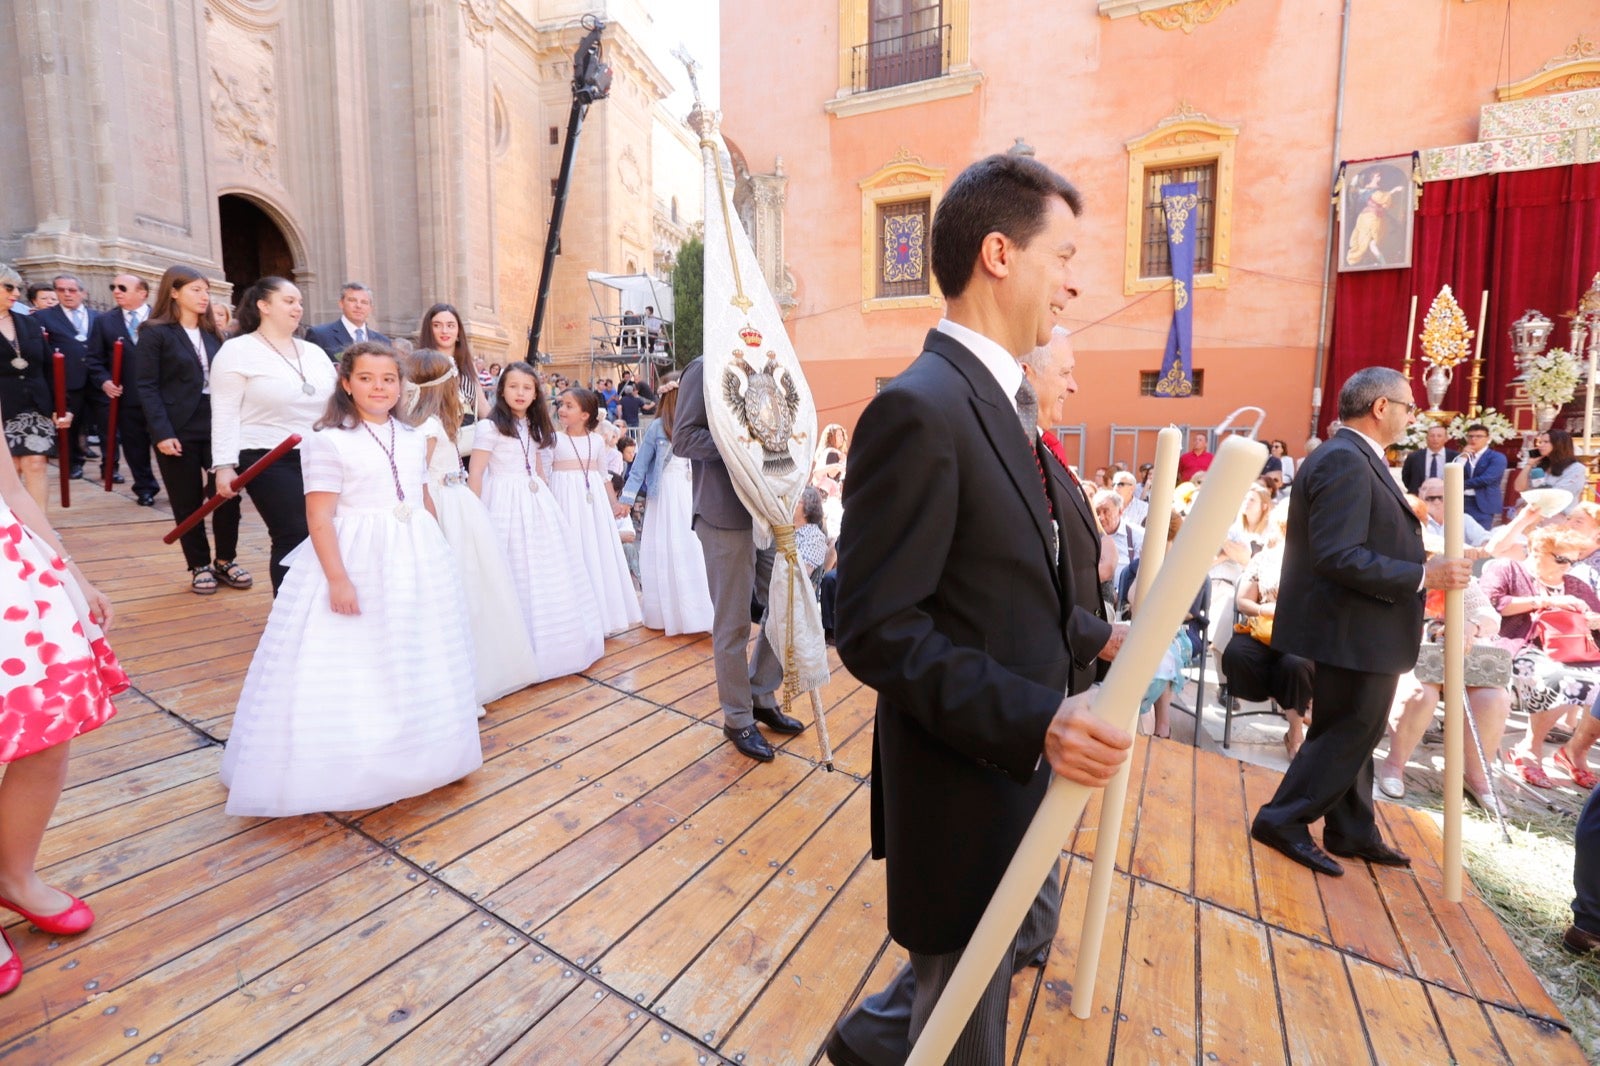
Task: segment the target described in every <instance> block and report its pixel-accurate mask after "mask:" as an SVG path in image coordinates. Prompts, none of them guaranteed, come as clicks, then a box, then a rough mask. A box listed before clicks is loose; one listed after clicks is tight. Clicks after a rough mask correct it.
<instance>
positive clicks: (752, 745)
mask: <svg viewBox="0 0 1600 1066" xmlns="http://www.w3.org/2000/svg"><path fill="white" fill-rule="evenodd" d="M722 735H723V736H725V737H727V738H728V739H729V740H731V741H733V746H734V747H736V748H738V749H739V754H741V755H748V756H750V758H752V759H755V760H756V761H757V762H771V761H772V760H773V757H774V753H773V751H772V745H771V744H768V743H767V738H766V737H764V736H762V735H761V730H759V729H757V728H756V727H755V726H753V725H747V726H745V727H744V728H743V729H733V728H731V727H729V726H723V727H722Z"/></svg>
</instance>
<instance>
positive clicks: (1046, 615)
mask: <svg viewBox="0 0 1600 1066" xmlns="http://www.w3.org/2000/svg"><path fill="white" fill-rule="evenodd" d="M1078 206H1079V197H1078V193H1077V190H1076V189H1074V188H1073V187H1072V186H1071V185H1070V184H1068V183H1067V182H1066V181H1065V180H1064V179H1063V178H1061V177H1060V176H1059V175H1058V174H1056V173H1055V172H1053V171H1051V170H1050V168H1048V167H1046V166H1045V165H1044V164H1042V163H1039V162H1037V161H1036V160H1033V159H1030V158H1027V157H1025V156H1014V155H996V156H991V157H989V158H987V159H984V160H981V161H979V162H978V163H975V164H973V165H972V166H971V167H968V168H967V170H965V171H964V172H962V174H961V175H960V176H959V177H957V178H956V179H955V181H954V182H952V183H951V185H950V187H949V188H948V189H947V190H946V193H945V196H944V199H943V200H942V201H941V203H940V205H939V210H938V213H937V215H936V217H935V219H934V223H933V234H932V264H933V270H934V274H935V276H936V277H937V278H938V280H939V284H940V286H941V288H942V289H943V292H944V296H945V299H946V302H947V307H948V311H947V318H946V319H945V320H943V321H941V322H940V323H939V325H938V327H937V328H936V329H934V330H933V331H931V332H930V333H929V334H928V335H927V339H926V340H925V342H924V345H923V348H924V350H923V352H922V355H921V356H919V357H918V358H917V360H916V361H915V362H914V363H912V365H911V366H910V368H908V369H907V370H906V371H905V372H904V373H903V374H901V375H900V376H899V377H898V378H896V379H895V380H894V381H893V382H891V383H890V384H889V385H888V386H886V387H885V388H884V390H883V391H882V392H881V393H880V394H879V395H878V396H877V397H876V398H875V399H874V400H873V401H872V403H871V404H869V405H868V406H867V409H866V410H865V411H864V412H863V413H862V415H861V418H860V420H859V422H858V423H857V427H856V437H855V440H854V442H853V446H852V448H851V452H850V477H849V479H848V480H847V481H846V482H845V511H844V514H845V517H844V530H843V532H842V533H841V535H840V538H839V543H840V546H841V553H840V560H839V601H838V629H837V635H838V647H839V653H840V656H841V658H842V659H843V660H844V663H845V666H846V667H847V668H848V669H849V670H850V672H851V673H852V674H854V675H855V676H856V677H857V678H858V679H860V680H861V681H862V682H863V683H864V684H866V685H869V686H871V687H872V688H874V689H876V690H877V692H878V707H877V719H876V725H875V729H874V734H873V750H872V853H873V855H874V856H875V857H878V858H883V859H886V860H887V864H888V871H887V872H888V889H889V915H888V917H889V932H890V935H891V936H893V937H894V939H895V940H896V941H897V942H899V943H900V944H902V945H903V946H905V948H906V949H907V950H908V952H909V953H910V957H911V962H910V966H909V967H907V968H905V969H903V970H902V971H901V973H900V974H899V975H898V976H896V978H895V979H894V980H893V981H892V982H891V983H890V985H889V987H888V988H887V989H885V990H884V991H883V992H882V993H879V994H878V995H876V996H873V997H870V998H869V999H868V1000H867V1001H866V1002H865V1003H863V1005H862V1006H861V1007H860V1008H858V1009H857V1010H856V1011H854V1012H852V1013H851V1015H850V1016H849V1017H847V1018H846V1019H845V1020H844V1021H843V1022H841V1023H840V1026H839V1028H838V1030H837V1031H836V1032H835V1033H834V1035H833V1037H832V1038H831V1039H830V1040H829V1042H828V1046H827V1053H828V1057H829V1058H830V1060H831V1061H833V1062H834V1063H836V1064H850V1066H854V1064H858V1063H879V1062H891V1061H892V1062H898V1061H903V1060H904V1055H905V1050H906V1048H909V1046H910V1045H911V1043H912V1042H914V1041H915V1039H916V1037H917V1035H918V1033H919V1032H920V1029H921V1026H922V1025H923V1024H924V1023H925V1021H926V1019H927V1016H928V1013H929V1012H930V1011H931V1010H932V1007H933V1004H934V1003H935V1002H936V1001H937V999H938V997H939V994H940V993H941V992H942V991H943V989H944V986H945V984H946V983H947V982H948V980H949V977H950V974H951V972H952V971H953V970H954V968H955V964H956V962H957V961H958V960H959V959H960V955H961V951H962V950H963V948H965V947H966V945H967V941H968V939H969V938H970V937H971V935H972V931H973V929H974V928H975V927H976V925H977V922H978V919H979V917H980V916H981V915H982V913H983V910H984V908H985V907H986V906H987V904H988V902H989V899H990V897H991V896H992V895H993V893H994V889H995V887H996V885H998V884H999V881H1000V877H1001V875H1002V874H1003V873H1004V871H1005V868H1006V866H1007V864H1008V863H1009V862H1010V860H1011V857H1012V855H1013V853H1014V852H1015V851H1016V847H1017V844H1018V842H1019V841H1020V840H1021V838H1022V835H1023V833H1024V831H1025V830H1026V828H1027V826H1028V824H1029V823H1030V821H1031V820H1032V818H1033V816H1034V814H1035V812H1036V811H1037V809H1038V806H1039V803H1040V801H1041V799H1042V798H1043V796H1044V792H1045V788H1046V786H1047V785H1048V783H1049V778H1050V774H1051V771H1052V770H1054V771H1055V772H1056V773H1059V774H1061V775H1063V776H1065V777H1067V778H1069V779H1071V780H1074V781H1077V782H1080V783H1083V784H1087V785H1092V786H1098V785H1102V784H1104V783H1105V781H1107V780H1108V779H1109V778H1110V777H1111V776H1112V774H1114V773H1115V771H1116V769H1117V767H1118V766H1120V765H1121V764H1122V762H1123V760H1124V759H1126V758H1127V751H1128V748H1129V746H1130V745H1131V743H1132V738H1131V737H1129V736H1128V735H1127V734H1126V733H1124V732H1122V731H1121V730H1118V729H1115V728H1112V727H1111V726H1109V725H1107V724H1106V723H1105V722H1103V721H1102V720H1101V719H1099V718H1097V717H1095V716H1094V715H1093V714H1092V713H1090V711H1089V709H1088V707H1089V697H1088V695H1087V694H1076V695H1070V696H1069V695H1068V693H1069V692H1071V691H1072V690H1073V688H1074V686H1075V685H1076V684H1079V683H1080V679H1081V678H1083V677H1087V676H1092V670H1093V668H1094V666H1095V665H1096V658H1097V656H1098V655H1099V654H1100V653H1101V652H1102V651H1105V650H1106V649H1105V640H1104V637H1105V635H1106V634H1107V633H1108V632H1109V630H1108V629H1107V628H1106V627H1104V626H1103V624H1102V626H1100V627H1098V628H1099V629H1100V633H1101V638H1102V639H1101V641H1100V643H1099V644H1096V643H1095V642H1094V641H1093V640H1089V639H1082V640H1081V641H1080V640H1079V639H1078V638H1076V637H1074V638H1072V639H1071V640H1070V642H1069V625H1070V623H1071V620H1072V617H1073V615H1074V614H1075V613H1076V612H1075V611H1074V609H1073V608H1074V607H1075V606H1077V605H1079V603H1080V597H1081V596H1083V592H1082V591H1080V590H1079V589H1078V588H1077V586H1078V584H1079V569H1080V567H1079V560H1078V559H1076V558H1074V557H1073V553H1074V552H1075V551H1076V547H1077V546H1078V545H1080V544H1082V545H1087V544H1088V543H1089V537H1088V535H1087V531H1086V530H1083V531H1080V530H1079V529H1078V528H1077V527H1078V526H1079V525H1081V519H1080V518H1078V517H1077V515H1076V513H1075V512H1074V511H1072V510H1071V509H1072V508H1075V507H1076V506H1077V505H1076V504H1075V503H1073V502H1072V501H1070V500H1069V499H1068V498H1067V494H1066V493H1065V492H1064V491H1063V489H1062V486H1061V484H1060V482H1059V481H1056V480H1053V479H1051V478H1050V476H1049V475H1048V474H1047V473H1045V472H1044V469H1043V466H1042V464H1043V463H1044V461H1045V457H1046V454H1047V453H1043V452H1041V451H1039V450H1037V448H1036V443H1035V432H1034V431H1035V422H1034V418H1033V416H1032V413H1031V412H1028V413H1023V414H1019V403H1018V394H1019V393H1022V394H1023V399H1024V400H1027V399H1028V398H1029V397H1031V395H1032V390H1031V389H1025V388H1024V387H1023V386H1024V378H1023V372H1022V369H1021V367H1020V366H1019V365H1018V362H1017V360H1018V359H1019V358H1020V357H1022V356H1024V355H1026V354H1028V353H1029V352H1031V351H1032V350H1033V349H1034V348H1036V347H1037V346H1039V345H1041V344H1044V343H1046V342H1047V341H1048V340H1049V339H1050V334H1051V329H1052V327H1053V326H1054V320H1055V314H1056V313H1057V312H1059V311H1060V310H1061V309H1062V308H1064V307H1065V305H1066V302H1067V300H1068V299H1069V298H1070V295H1071V288H1072V270H1071V266H1070V265H1069V260H1070V259H1071V257H1072V255H1073V254H1074V252H1075V250H1076V249H1075V245H1074V243H1073V242H1074V239H1075V236H1076V230H1077V221H1076V211H1077V209H1078ZM680 411H681V408H680ZM1024 426H1025V427H1026V428H1024ZM1087 550H1088V549H1087V548H1086V547H1085V552H1087ZM1047 891H1048V890H1047ZM1039 909H1040V908H1038V907H1036V908H1035V910H1036V912H1037V911H1038V910H1039ZM1031 924H1032V923H1025V925H1024V928H1023V930H1021V935H1019V936H1018V937H1017V938H1016V939H1015V941H1014V942H1013V946H1012V951H1011V952H1010V953H1008V955H1007V957H1005V958H1003V959H1002V960H1001V963H1000V965H999V967H998V968H997V969H996V971H995V974H994V976H993V979H992V980H991V982H990V985H989V987H988V989H987V990H986V991H985V993H984V995H983V996H982V998H981V1000H980V1002H979V1005H978V1007H977V1009H976V1010H975V1011H974V1012H973V1014H972V1016H971V1018H970V1019H969V1020H968V1022H967V1024H966V1027H965V1029H964V1031H963V1032H962V1034H961V1037H960V1038H959V1040H958V1041H957V1044H956V1047H955V1050H954V1052H953V1053H952V1056H951V1059H950V1061H951V1062H954V1063H985V1064H987V1063H999V1062H1001V1061H1002V1059H1003V1057H1004V1050H1005V1028H1006V1026H1005V1021H1006V1006H1007V999H1008V994H1009V991H1010V985H1011V975H1012V972H1013V970H1014V968H1015V967H1016V966H1017V965H1018V964H1019V963H1021V962H1023V961H1025V960H1026V959H1027V958H1028V957H1030V952H1031V950H1032V949H1034V948H1036V946H1037V942H1034V943H1029V942H1028V938H1029V937H1030V935H1032V936H1038V935H1039V933H1040V932H1041V931H1040V930H1038V929H1033V928H1029V926H1030V925H1031ZM1051 932H1053V927H1052V929H1051V930H1046V931H1043V938H1044V941H1045V942H1046V943H1048V938H1049V936H1050V933H1051ZM896 1023H897V1024H898V1025H899V1034H900V1035H899V1037H898V1039H899V1044H898V1045H894V1044H893V1043H892V1041H891V1038H890V1037H889V1036H888V1035H887V1032H886V1031H887V1030H888V1029H889V1028H890V1027H891V1026H892V1025H894V1024H896ZM896 1055H898V1056H899V1057H898V1058H896V1057H895V1056H896Z"/></svg>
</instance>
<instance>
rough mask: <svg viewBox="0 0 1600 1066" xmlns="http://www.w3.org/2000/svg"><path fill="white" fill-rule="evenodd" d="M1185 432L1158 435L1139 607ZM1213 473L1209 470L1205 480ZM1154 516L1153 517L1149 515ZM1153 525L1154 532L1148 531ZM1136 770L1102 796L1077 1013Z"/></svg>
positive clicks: (1077, 977)
mask: <svg viewBox="0 0 1600 1066" xmlns="http://www.w3.org/2000/svg"><path fill="white" fill-rule="evenodd" d="M1182 440H1183V434H1182V433H1181V432H1179V430H1178V427H1177V426H1168V427H1167V428H1166V429H1163V430H1162V431H1161V432H1160V433H1158V434H1157V435H1156V462H1155V468H1154V469H1153V470H1152V471H1151V473H1150V510H1149V512H1148V513H1147V515H1146V518H1145V527H1144V530H1145V531H1144V554H1143V555H1141V556H1140V558H1139V577H1138V581H1137V583H1136V585H1135V591H1134V597H1133V598H1134V604H1135V610H1137V609H1138V608H1139V606H1141V605H1143V603H1144V601H1145V597H1146V596H1147V595H1149V593H1150V587H1151V586H1152V585H1154V584H1155V580H1156V573H1157V571H1159V570H1160V569H1161V563H1162V561H1163V560H1164V559H1165V558H1166V554H1167V523H1168V522H1169V521H1170V518H1163V517H1162V516H1164V515H1171V514H1172V494H1173V491H1174V490H1175V489H1176V487H1177V480H1178V452H1179V451H1180V450H1181V449H1182ZM1209 479H1210V475H1207V480H1209ZM1150 516H1154V517H1155V521H1154V522H1152V521H1151V520H1150ZM1152 529H1154V530H1155V531H1156V532H1155V535H1154V536H1153V537H1152V536H1151V533H1150V531H1151V530H1152ZM1195 728H1196V729H1199V728H1200V715H1199V712H1198V711H1196V712H1195ZM1132 773H1133V760H1132V759H1129V760H1127V761H1126V762H1124V763H1123V764H1122V766H1121V767H1120V768H1119V769H1118V770H1117V774H1116V776H1115V777H1113V778H1112V779H1111V780H1110V781H1108V782H1107V783H1106V788H1105V792H1104V793H1103V794H1102V795H1101V797H1100V825H1099V827H1098V828H1097V830H1096V832H1097V834H1098V835H1097V836H1096V838H1095V845H1094V862H1093V865H1092V866H1090V868H1089V869H1090V872H1089V902H1088V904H1087V906H1085V907H1084V911H1083V928H1082V930H1081V932H1080V934H1079V938H1078V965H1077V969H1076V971H1075V974H1074V976H1073V978H1072V1014H1073V1016H1074V1017H1077V1018H1087V1017H1089V1010H1090V1004H1091V1003H1093V1002H1094V980H1095V975H1096V974H1098V973H1099V972H1100V945H1101V942H1102V940H1103V939H1104V937H1105V928H1106V907H1107V906H1108V905H1109V904H1110V902H1111V879H1112V877H1113V875H1115V873H1116V867H1117V843H1118V841H1119V840H1120V839H1121V837H1122V812H1123V807H1124V806H1125V804H1126V802H1127V798H1128V778H1129V777H1130V776H1131V775H1132Z"/></svg>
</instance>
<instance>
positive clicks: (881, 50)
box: [850, 25, 950, 93]
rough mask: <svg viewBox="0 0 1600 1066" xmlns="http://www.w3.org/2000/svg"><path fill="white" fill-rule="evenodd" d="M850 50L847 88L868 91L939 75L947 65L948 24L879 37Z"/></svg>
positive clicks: (948, 65)
mask: <svg viewBox="0 0 1600 1066" xmlns="http://www.w3.org/2000/svg"><path fill="white" fill-rule="evenodd" d="M850 52H851V64H850V67H851V76H850V91H851V92H853V93H864V92H869V91H871V90H873V89H888V88H890V87H892V86H895V85H909V84H911V83H912V82H917V81H927V80H928V79H929V78H937V77H940V76H941V75H943V74H944V73H945V71H947V70H948V69H949V68H950V27H949V26H948V25H945V26H934V27H932V28H931V29H926V30H918V31H916V32H915V33H905V34H901V35H900V36H899V37H880V38H879V39H877V40H875V41H868V42H867V43H866V44H858V45H856V46H855V47H854V48H852V49H851V50H850Z"/></svg>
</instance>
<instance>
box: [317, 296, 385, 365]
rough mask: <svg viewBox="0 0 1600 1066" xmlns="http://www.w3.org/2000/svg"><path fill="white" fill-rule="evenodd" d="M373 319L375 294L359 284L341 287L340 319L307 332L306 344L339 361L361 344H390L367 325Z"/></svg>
mask: <svg viewBox="0 0 1600 1066" xmlns="http://www.w3.org/2000/svg"><path fill="white" fill-rule="evenodd" d="M370 317H372V290H371V289H369V288H367V287H366V286H365V285H363V284H361V282H359V281H347V282H345V283H344V284H343V285H341V286H340V287H339V317H338V318H336V319H334V320H333V321H332V322H324V323H323V324H322V325H320V326H312V327H311V328H310V329H308V330H306V340H308V341H310V342H311V343H312V344H315V345H316V346H317V347H319V348H321V349H322V350H323V351H325V352H327V353H328V358H329V359H338V358H339V353H340V352H342V351H344V350H345V349H346V348H348V347H350V346H351V345H352V344H355V343H357V342H359V341H378V342H379V343H381V344H388V343H389V338H388V337H385V336H384V335H383V334H382V333H379V332H378V331H377V330H375V329H373V328H371V327H370V326H368V325H367V319H368V318H370Z"/></svg>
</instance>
